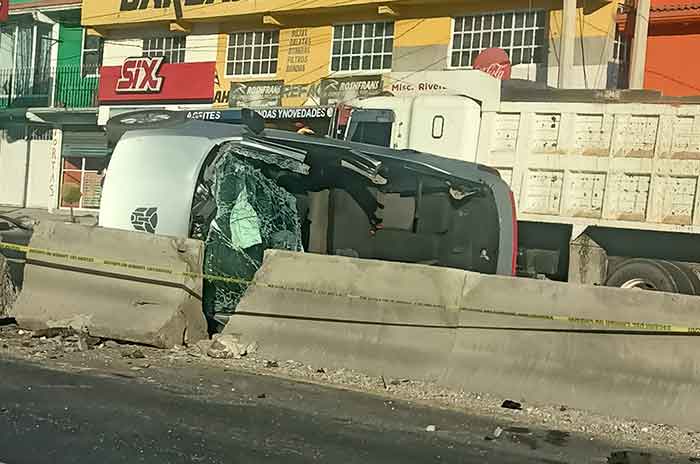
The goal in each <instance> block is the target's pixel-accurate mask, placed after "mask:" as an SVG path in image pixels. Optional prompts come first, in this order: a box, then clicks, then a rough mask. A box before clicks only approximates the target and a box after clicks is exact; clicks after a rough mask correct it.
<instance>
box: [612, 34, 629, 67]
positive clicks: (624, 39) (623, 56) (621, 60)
mask: <svg viewBox="0 0 700 464" xmlns="http://www.w3.org/2000/svg"><path fill="white" fill-rule="evenodd" d="M629 41H630V39H629V37H628V36H626V35H625V34H623V33H622V32H621V31H620V30H619V29H617V30H616V31H615V41H614V42H613V62H614V63H618V64H626V63H627V62H628V57H629V54H628V53H629Z"/></svg>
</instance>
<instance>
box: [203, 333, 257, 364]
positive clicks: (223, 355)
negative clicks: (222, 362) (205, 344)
mask: <svg viewBox="0 0 700 464" xmlns="http://www.w3.org/2000/svg"><path fill="white" fill-rule="evenodd" d="M246 354H248V345H245V344H242V343H239V339H238V338H237V337H234V336H233V335H219V336H217V337H216V338H215V339H214V341H213V342H212V343H211V345H210V346H209V349H208V350H207V356H209V357H210V358H214V359H240V358H242V357H243V356H245V355H246Z"/></svg>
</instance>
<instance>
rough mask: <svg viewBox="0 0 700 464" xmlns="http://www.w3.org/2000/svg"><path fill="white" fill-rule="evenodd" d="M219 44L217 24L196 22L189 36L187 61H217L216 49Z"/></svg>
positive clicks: (186, 53)
mask: <svg viewBox="0 0 700 464" xmlns="http://www.w3.org/2000/svg"><path fill="white" fill-rule="evenodd" d="M218 45H219V33H218V25H217V24H196V25H195V26H194V27H193V28H192V34H190V35H188V36H187V51H186V52H185V61H186V62H188V63H197V62H202V61H216V50H217V47H218Z"/></svg>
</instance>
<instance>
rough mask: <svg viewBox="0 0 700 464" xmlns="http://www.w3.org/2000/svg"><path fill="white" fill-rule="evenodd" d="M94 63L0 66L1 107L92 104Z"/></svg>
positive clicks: (95, 80)
mask: <svg viewBox="0 0 700 464" xmlns="http://www.w3.org/2000/svg"><path fill="white" fill-rule="evenodd" d="M98 72H99V68H98V67H92V68H88V67H81V66H57V67H31V68H0V109H1V108H36V107H57V108H93V107H96V106H97V85H98V82H99V75H98Z"/></svg>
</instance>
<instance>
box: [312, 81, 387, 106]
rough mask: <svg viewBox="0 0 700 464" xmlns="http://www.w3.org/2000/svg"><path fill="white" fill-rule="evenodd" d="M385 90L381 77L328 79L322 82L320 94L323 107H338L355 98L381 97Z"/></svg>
mask: <svg viewBox="0 0 700 464" xmlns="http://www.w3.org/2000/svg"><path fill="white" fill-rule="evenodd" d="M383 89H384V87H383V81H382V76H381V75H376V76H356V77H344V78H333V77H328V78H325V79H322V80H321V85H320V89H319V94H320V97H321V104H322V105H336V104H339V103H345V102H348V101H350V100H352V99H354V98H361V97H373V96H376V95H379V94H381V93H382V91H383Z"/></svg>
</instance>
